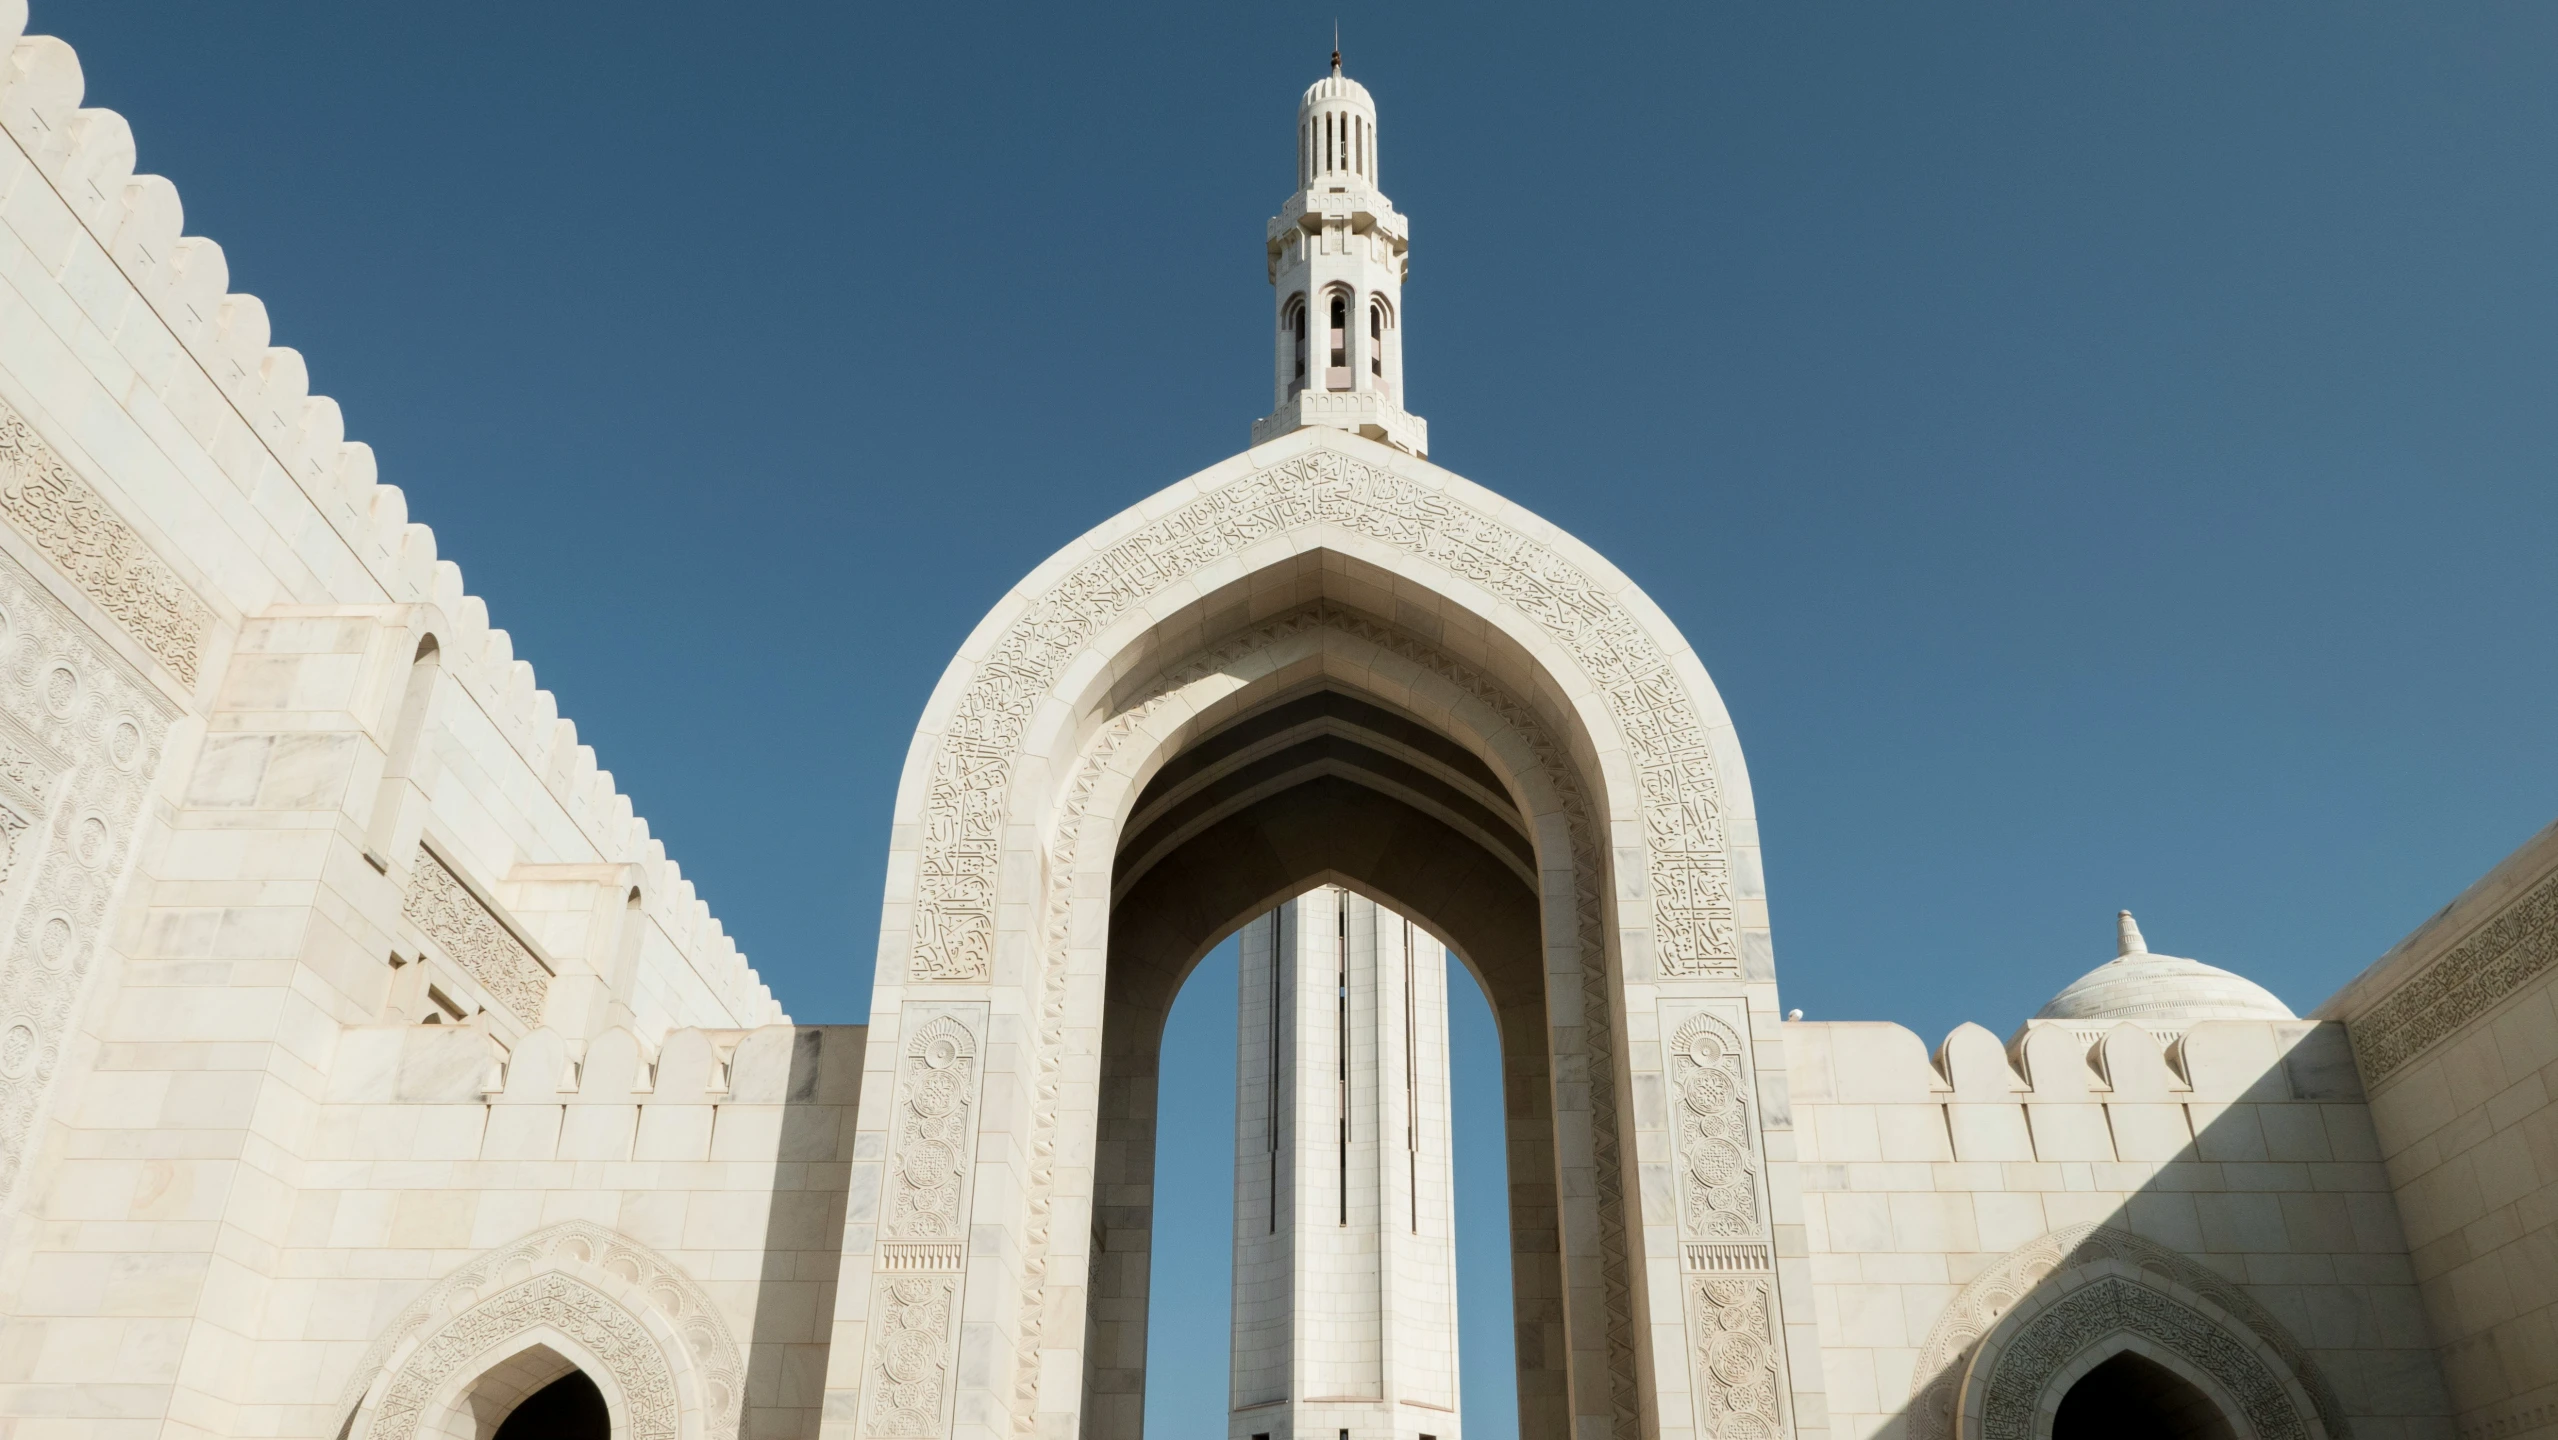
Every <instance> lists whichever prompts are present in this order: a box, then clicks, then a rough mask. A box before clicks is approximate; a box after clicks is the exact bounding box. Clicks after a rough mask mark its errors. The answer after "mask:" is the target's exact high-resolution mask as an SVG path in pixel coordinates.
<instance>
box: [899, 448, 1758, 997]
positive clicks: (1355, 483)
mask: <svg viewBox="0 0 2558 1440" xmlns="http://www.w3.org/2000/svg"><path fill="white" fill-rule="evenodd" d="M1318 524H1331V525H1338V526H1340V527H1342V528H1344V529H1348V530H1351V531H1353V532H1355V533H1357V534H1359V535H1362V536H1364V537H1366V538H1368V539H1371V540H1373V541H1376V542H1378V543H1380V544H1384V545H1388V546H1391V547H1394V548H1396V549H1399V550H1402V551H1405V552H1407V553H1409V554H1412V555H1414V556H1416V557H1419V558H1423V559H1426V560H1428V561H1429V562H1431V563H1432V564H1434V565H1437V566H1440V567H1443V568H1445V569H1447V570H1449V571H1452V572H1453V573H1456V574H1458V575H1462V576H1463V577H1465V578H1466V579H1467V580H1468V581H1470V582H1472V583H1474V584H1476V585H1479V586H1482V587H1483V588H1484V589H1486V590H1488V591H1490V592H1491V593H1493V594H1495V595H1498V596H1500V597H1501V598H1502V599H1503V600H1504V601H1505V602H1507V603H1509V604H1511V605H1514V606H1517V607H1518V608H1519V609H1520V610H1521V611H1523V612H1524V613H1525V614H1527V615H1528V616H1529V617H1530V618H1531V619H1532V620H1533V621H1534V622H1535V623H1536V624H1537V625H1539V626H1540V627H1541V628H1543V629H1544V630H1545V632H1546V633H1547V636H1548V638H1550V639H1551V640H1553V641H1554V642H1555V643H1557V644H1559V645H1560V646H1562V647H1563V648H1565V649H1567V650H1568V651H1570V652H1571V654H1572V655H1573V656H1574V657H1575V659H1576V660H1577V661H1578V662H1579V663H1580V664H1581V665H1582V666H1583V667H1584V669H1585V670H1586V671H1587V672H1588V674H1589V675H1590V676H1591V677H1592V678H1593V679H1594V680H1595V681H1596V682H1597V683H1598V684H1599V686H1600V687H1601V690H1602V692H1603V694H1604V696H1605V699H1606V704H1607V707H1608V710H1609V712H1610V714H1611V716H1612V717H1613V718H1614V719H1615V721H1616V723H1617V724H1618V726H1619V727H1620V728H1621V730H1622V731H1623V734H1624V737H1625V741H1626V744H1627V747H1628V749H1629V750H1630V752H1631V754H1632V756H1633V759H1634V768H1635V774H1636V782H1637V786H1638V791H1639V794H1638V802H1639V804H1640V805H1641V809H1642V815H1643V822H1644V832H1645V837H1646V841H1647V846H1646V850H1647V855H1646V864H1647V866H1648V867H1649V876H1648V879H1649V882H1650V883H1649V887H1648V890H1649V893H1650V895H1651V896H1652V910H1653V913H1652V922H1653V931H1654V950H1655V956H1656V960H1657V963H1658V964H1659V966H1660V968H1661V970H1662V972H1663V973H1664V974H1668V975H1673V976H1683V975H1725V974H1735V973H1737V971H1738V958H1737V956H1738V949H1737V941H1736V936H1735V933H1734V921H1733V909H1732V893H1731V876H1730V866H1729V859H1728V856H1727V853H1726V849H1725V836H1724V831H1723V798H1722V788H1721V781H1720V779H1719V777H1718V776H1717V775H1716V773H1715V768H1714V763H1713V758H1712V753H1711V749H1710V745H1709V742H1708V737H1707V733H1706V727H1705V722H1704V719H1703V717H1702V716H1700V715H1699V714H1698V713H1697V710H1696V707H1695V706H1694V705H1693V704H1691V703H1690V702H1689V699H1688V696H1687V690H1686V687H1685V686H1684V685H1683V684H1682V683H1681V681H1680V679H1679V677H1678V674H1677V672H1676V671H1675V670H1674V669H1673V668H1672V667H1671V664H1670V661H1669V657H1667V656H1666V655H1664V654H1663V653H1662V652H1661V650H1660V647H1659V646H1658V645H1656V644H1655V643H1654V642H1653V640H1652V639H1651V637H1650V635H1649V634H1648V632H1646V631H1645V630H1644V628H1643V626H1642V625H1641V624H1640V623H1639V622H1638V621H1637V620H1636V619H1635V617H1634V616H1633V615H1632V613H1630V612H1629V611H1628V610H1627V609H1626V608H1625V607H1624V606H1623V605H1622V604H1620V603H1619V602H1618V600H1617V598H1616V596H1615V595H1614V594H1613V593H1611V592H1610V591H1609V590H1607V589H1606V588H1605V587H1604V586H1602V585H1601V584H1600V583H1599V582H1598V580H1597V579H1596V578H1595V577H1593V576H1592V575H1590V574H1589V573H1588V572H1587V571H1585V570H1584V569H1582V568H1581V566H1580V565H1579V564H1578V563H1576V562H1575V561H1574V560H1572V559H1571V558H1569V557H1568V556H1566V555H1565V554H1563V553H1562V552H1561V551H1559V550H1557V549H1556V548H1554V547H1552V546H1550V545H1547V544H1545V543H1544V542H1543V541H1540V540H1537V539H1535V538H1532V537H1530V536H1528V535H1525V534H1523V533H1521V532H1519V531H1517V530H1515V529H1513V528H1511V527H1510V526H1508V525H1505V524H1503V523H1501V522H1500V521H1498V520H1495V519H1493V518H1492V517H1491V516H1489V515H1486V514H1484V513H1482V512H1480V511H1478V510H1476V509H1474V508H1473V507H1471V506H1469V505H1467V504H1465V503H1464V502H1463V501H1461V500H1459V499H1457V498H1454V497H1452V496H1451V495H1450V494H1449V493H1448V492H1446V491H1443V490H1438V489H1434V488H1431V487H1428V486H1425V485H1422V484H1420V483H1418V482H1416V481H1413V480H1409V479H1406V478H1404V477H1403V476H1401V475H1398V474H1396V473H1394V472H1392V471H1389V470H1385V469H1381V468H1378V467H1375V466H1371V465H1367V464H1364V463H1362V462H1360V461H1357V460H1353V459H1351V458H1349V457H1347V456H1344V455H1341V454H1338V453H1336V452H1333V451H1329V450H1318V451H1315V452H1313V453H1311V454H1306V455H1301V456H1298V457H1297V458H1295V459H1292V460H1289V461H1287V462H1285V463H1283V464H1280V465H1276V466H1273V467H1271V468H1269V469H1267V470H1262V471H1259V472H1256V473H1254V474H1252V475H1248V476H1245V477H1243V478H1241V479H1239V480H1235V481H1232V482H1230V483H1228V484H1225V485H1222V486H1219V487H1218V488H1217V489H1215V490H1213V491H1210V492H1209V493H1207V494H1204V495H1201V496H1200V497H1198V498H1197V499H1195V500H1193V501H1191V502H1190V503H1189V504H1187V505H1185V506H1183V507H1182V508H1180V509H1179V510H1176V511H1174V512H1173V513H1171V514H1169V515H1166V516H1165V517H1163V518H1162V519H1160V520H1157V521H1155V522H1154V523H1152V524H1149V525H1146V526H1144V527H1142V528H1140V529H1138V530H1137V531H1135V532H1133V533H1131V534H1130V535H1128V536H1126V537H1125V538H1123V539H1121V540H1119V541H1117V542H1115V543H1114V544H1112V545H1111V546H1110V547H1109V548H1108V549H1106V550H1104V551H1102V552H1101V553H1100V554H1098V555H1095V556H1093V557H1091V558H1090V559H1088V560H1086V561H1084V562H1083V563H1082V564H1081V565H1079V566H1077V567H1075V569H1074V570H1072V571H1071V572H1069V573H1068V574H1067V575H1066V576H1065V578H1063V579H1062V580H1060V581H1059V582H1058V583H1057V584H1056V585H1055V586H1053V587H1051V588H1050V589H1049V590H1048V591H1047V592H1046V593H1044V594H1042V595H1040V596H1038V597H1036V598H1035V599H1033V600H1032V601H1031V603H1030V606H1029V608H1028V609H1027V610H1026V611H1025V612H1024V613H1023V614H1022V615H1021V616H1020V617H1019V618H1018V619H1016V620H1015V621H1014V622H1013V624H1012V625H1011V626H1010V628H1008V629H1007V630H1006V631H1005V632H1004V633H1003V635H1002V636H1001V637H1000V638H999V639H998V640H997V641H996V643H995V646H994V649H993V651H992V652H991V653H990V654H988V656H987V657H986V658H985V659H984V660H982V661H980V662H979V663H978V665H977V667H976V669H975V671H974V672H973V673H972V674H971V675H970V677H969V681H968V686H967V688H966V690H964V691H963V692H962V694H961V697H960V701H959V705H958V708H957V709H956V711H955V712H954V713H953V714H952V716H951V718H950V721H949V725H948V728H947V729H946V731H945V732H944V735H943V737H942V740H941V743H940V746H939V748H938V749H937V751H936V752H935V754H934V758H933V762H932V769H931V770H930V772H929V778H928V780H927V782H926V790H925V798H924V815H923V831H924V834H923V847H922V849H923V853H922V857H921V862H922V863H921V867H920V869H919V872H918V876H917V882H916V883H917V888H916V899H915V910H914V950H913V954H912V957H911V960H910V962H909V966H908V975H909V978H911V979H913V980H916V981H922V982H932V981H953V980H957V981H974V980H982V979H984V978H985V977H986V976H987V975H988V974H989V973H991V970H992V966H993V962H994V926H995V880H996V870H997V866H998V863H999V860H1000V855H1001V848H1002V847H1001V837H1002V829H1003V824H1004V816H1005V812H1006V792H1007V791H1008V789H1009V788H1010V785H1011V780H1012V770H1013V764H1014V759H1015V753H1016V751H1017V750H1018V748H1019V746H1020V743H1021V738H1022V735H1023V732H1024V731H1025V729H1026V728H1027V726H1028V724H1029V721H1030V716H1031V714H1032V711H1033V709H1034V708H1035V707H1036V706H1037V705H1038V703H1039V700H1040V698H1041V697H1042V696H1043V695H1045V694H1046V693H1047V692H1048V690H1049V688H1050V687H1051V686H1052V685H1053V684H1054V683H1055V682H1056V679H1057V676H1058V675H1059V674H1060V673H1062V672H1063V670H1064V668H1065V667H1066V666H1067V665H1068V664H1070V663H1072V661H1073V659H1074V658H1075V656H1076V655H1077V654H1079V653H1080V652H1081V650H1082V649H1083V647H1084V646H1085V645H1087V644H1089V643H1090V642H1091V640H1092V639H1093V637H1094V636H1096V635H1098V634H1100V633H1101V632H1102V631H1103V630H1105V629H1107V628H1108V627H1109V626H1110V625H1111V624H1112V623H1114V622H1115V621H1117V620H1118V619H1119V618H1120V617H1121V616H1122V615H1124V614H1126V613H1127V612H1128V611H1129V610H1130V609H1131V607H1133V606H1135V605H1136V604H1138V603H1139V602H1140V601H1142V600H1144V599H1146V598H1147V597H1149V596H1151V595H1153V594H1155V593H1156V592H1157V591H1159V590H1161V589H1163V588H1164V587H1165V586H1167V585H1170V584H1172V583H1174V582H1176V581H1178V580H1180V579H1182V578H1185V577H1187V576H1189V575H1192V574H1195V573H1197V572H1198V571H1199V570H1200V569H1202V568H1203V567H1206V566H1208V565H1211V564H1213V563H1215V562H1217V561H1220V560H1223V559H1225V558H1227V557H1229V556H1231V555H1234V554H1236V553H1238V552H1240V551H1242V550H1244V549H1246V548H1247V547H1249V546H1251V545H1253V544H1255V543H1257V542H1259V541H1260V540H1262V539H1264V538H1265V537H1268V536H1271V535H1275V534H1280V533H1283V532H1285V531H1288V530H1293V529H1303V528H1307V527H1310V526H1314V525H1318Z"/></svg>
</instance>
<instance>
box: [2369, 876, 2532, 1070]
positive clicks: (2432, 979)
mask: <svg viewBox="0 0 2558 1440" xmlns="http://www.w3.org/2000/svg"><path fill="white" fill-rule="evenodd" d="M2553 964H2558V871H2552V872H2551V873H2550V874H2548V875H2547V876H2544V877H2543V878H2542V879H2541V881H2540V883H2539V884H2538V885H2535V886H2533V887H2532V888H2531V890H2530V891H2529V893H2527V894H2525V895H2524V896H2523V897H2522V898H2521V899H2519V900H2517V901H2515V902H2514V903H2513V904H2511V905H2508V906H2506V907H2505V909H2504V910H2503V911H2502V912H2501V913H2500V914H2498V915H2497V916H2496V917H2495V918H2494V919H2492V920H2490V921H2488V922H2487V923H2486V924H2484V925H2482V926H2480V927H2478V929H2477V930H2476V931H2474V932H2473V933H2472V934H2471V935H2470V936H2469V938H2468V939H2466V940H2463V941H2462V942H2460V943H2459V944H2458V945H2455V946H2453V947H2452V948H2451V950H2450V951H2449V953H2447V954H2445V955H2444V956H2443V957H2442V958H2441V959H2439V960H2436V961H2435V962H2434V963H2433V964H2432V965H2430V966H2428V967H2426V969H2425V971H2424V973H2423V974H2420V975H2418V976H2416V977H2415V978H2414V979H2412V980H2410V981H2408V982H2407V983H2406V984H2404V985H2401V986H2399V987H2398V988H2397V989H2395V990H2393V991H2391V992H2389V995H2388V997H2387V998H2386V999H2384V1000H2382V1001H2381V1002H2380V1003H2379V1004H2377V1005H2374V1006H2373V1007H2372V1008H2371V1009H2369V1010H2368V1011H2365V1012H2364V1013H2363V1015H2362V1017H2361V1018H2360V1019H2357V1020H2353V1021H2349V1022H2348V1023H2347V1025H2346V1027H2345V1028H2346V1030H2347V1032H2348V1033H2350V1034H2351V1035H2352V1036H2353V1037H2354V1054H2355V1057H2356V1058H2357V1059H2359V1060H2360V1061H2361V1062H2362V1067H2363V1082H2364V1083H2365V1084H2367V1085H2377V1084H2379V1083H2380V1082H2381V1080H2382V1079H2384V1078H2386V1077H2387V1076H2388V1075H2390V1074H2391V1073H2392V1072H2394V1071H2396V1070H2398V1069H2400V1068H2402V1067H2404V1066H2405V1065H2406V1064H2407V1062H2408V1061H2410V1060H2413V1059H2415V1058H2416V1057H2417V1056H2418V1055H2421V1054H2423V1053H2424V1052H2425V1051H2426V1050H2428V1049H2430V1048H2432V1046H2433V1045H2434V1044H2435V1042H2437V1041H2439V1040H2441V1039H2443V1038H2444V1037H2445V1036H2447V1035H2450V1034H2451V1033H2452V1032H2453V1031H2455V1030H2458V1029H2459V1028H2461V1027H2462V1026H2464V1025H2466V1024H2468V1023H2469V1022H2470V1021H2472V1020H2474V1019H2476V1018H2478V1017H2479V1016H2480V1015H2482V1014H2484V1013H2486V1012H2487V1011H2488V1010H2491V1009H2493V1008H2495V1006H2496V1005H2497V1004H2499V1003H2500V1002H2502V1001H2503V1000H2504V999H2505V998H2506V997H2507V996H2509V995H2511V994H2513V993H2514V992H2515V991H2517V990H2519V989H2521V988H2522V987H2523V985H2524V984H2525V983H2526V982H2528V981H2530V980H2531V979H2533V978H2534V977H2535V976H2538V975H2539V974H2541V973H2542V972H2543V971H2546V970H2548V969H2549V968H2550V967H2551V966H2552V965H2553Z"/></svg>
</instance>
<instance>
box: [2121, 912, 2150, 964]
mask: <svg viewBox="0 0 2558 1440" xmlns="http://www.w3.org/2000/svg"><path fill="white" fill-rule="evenodd" d="M2148 953H2149V942H2148V941H2146V940H2143V939H2142V938H2141V926H2140V922H2139V921H2137V920H2134V919H2133V918H2132V912H2131V911H2129V910H2123V911H2118V912H2116V914H2115V916H2114V957H2115V958H2116V959H2118V960H2119V959H2121V958H2122V957H2123V956H2125V955H2146V954H2148Z"/></svg>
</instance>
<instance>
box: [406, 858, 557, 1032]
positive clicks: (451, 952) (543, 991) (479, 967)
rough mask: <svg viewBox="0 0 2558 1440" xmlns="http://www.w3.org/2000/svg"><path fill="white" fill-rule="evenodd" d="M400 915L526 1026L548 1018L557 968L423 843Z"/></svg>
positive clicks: (411, 869) (411, 870)
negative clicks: (553, 973)
mask: <svg viewBox="0 0 2558 1440" xmlns="http://www.w3.org/2000/svg"><path fill="white" fill-rule="evenodd" d="M400 914H401V916H402V917H403V918H405V919H406V920H407V921H408V922H409V923H410V924H412V925H415V926H416V927H417V928H418V933H419V934H422V935H424V936H425V937H426V938H427V939H429V940H431V941H433V942H434V943H435V945H436V948H438V949H440V950H442V951H443V952H444V954H445V957H446V958H447V959H449V960H451V961H452V962H453V963H454V964H455V965H457V966H459V967H460V968H461V970H462V973H463V974H465V975H468V976H470V977H471V978H472V979H473V980H475V981H478V982H479V985H480V988H482V989H484V990H486V991H488V992H489V994H490V995H492V996H494V997H495V998H496V999H497V1002H498V1003H499V1004H501V1005H503V1006H505V1007H506V1008H507V1010H508V1011H509V1012H510V1013H512V1014H513V1015H514V1016H515V1017H516V1018H517V1019H518V1020H521V1021H523V1022H524V1023H525V1024H526V1025H528V1026H529V1025H539V1024H541V1023H542V1002H543V1001H544V999H545V998H546V997H548V995H549V994H550V988H551V972H550V971H549V970H547V969H545V968H543V965H542V962H541V961H540V960H539V959H537V958H535V957H534V954H533V951H532V950H531V948H530V947H528V946H526V945H525V943H524V942H523V941H522V940H519V939H517V938H516V935H515V932H514V931H512V930H510V929H508V928H507V927H506V924H505V922H504V921H501V920H499V919H498V918H497V916H495V915H493V914H491V913H489V908H488V907H487V906H486V905H483V904H481V903H480V898H479V897H478V896H477V895H474V894H472V893H471V889H470V887H469V886H467V885H464V884H463V883H462V880H461V877H460V876H457V875H455V874H454V873H453V871H452V869H451V867H449V866H447V865H446V864H445V863H444V859H443V857H442V856H440V855H437V854H436V853H435V852H434V851H433V850H430V849H428V848H427V847H426V846H424V845H420V846H418V849H417V863H416V864H415V865H413V866H411V867H410V870H409V893H408V895H407V896H406V897H405V898H404V899H403V900H402V901H401V904H400Z"/></svg>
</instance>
